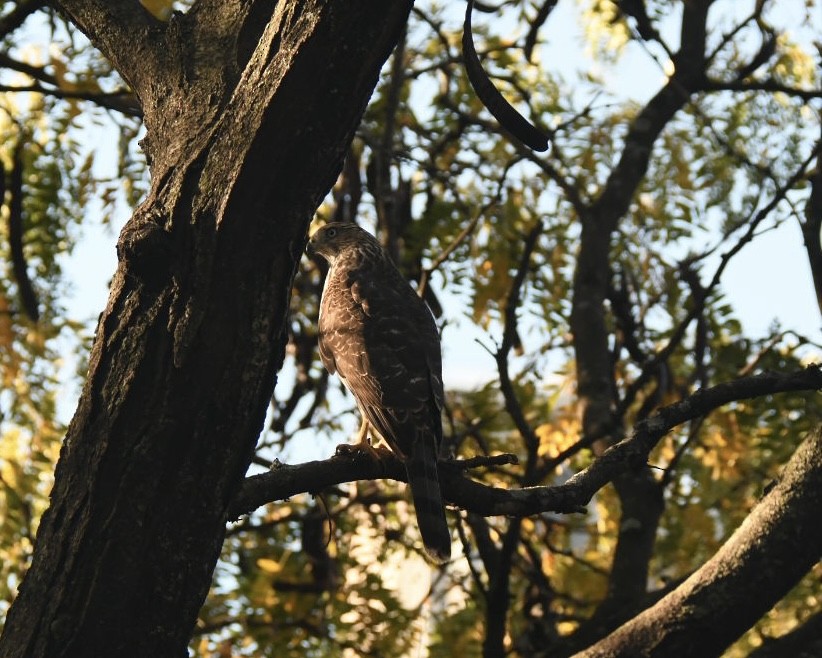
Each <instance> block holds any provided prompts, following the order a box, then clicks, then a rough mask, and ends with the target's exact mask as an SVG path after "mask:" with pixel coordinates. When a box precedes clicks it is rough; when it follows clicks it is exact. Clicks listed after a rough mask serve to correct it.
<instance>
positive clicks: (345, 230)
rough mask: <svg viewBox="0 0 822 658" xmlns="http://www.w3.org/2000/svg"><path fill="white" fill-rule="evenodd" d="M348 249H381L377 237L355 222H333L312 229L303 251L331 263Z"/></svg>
mask: <svg viewBox="0 0 822 658" xmlns="http://www.w3.org/2000/svg"><path fill="white" fill-rule="evenodd" d="M349 249H359V250H374V249H377V250H380V251H381V247H380V244H379V242H377V239H376V238H375V237H374V236H373V235H371V234H370V233H368V232H367V231H364V230H363V229H361V228H360V227H359V226H357V225H356V224H351V223H349V222H333V223H330V224H326V225H325V226H323V227H322V228H319V229H317V230H316V231H314V234H313V235H312V236H311V239H310V240H309V241H308V244H307V245H306V247H305V252H306V253H307V254H308V255H309V256H321V257H323V258H324V259H325V260H327V261H328V262H329V263H333V262H334V261H335V260H337V258H338V257H339V256H340V255H341V254H343V253H345V252H346V251H347V250H349Z"/></svg>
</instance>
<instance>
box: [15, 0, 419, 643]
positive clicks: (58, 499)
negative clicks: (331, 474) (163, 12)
mask: <svg viewBox="0 0 822 658" xmlns="http://www.w3.org/2000/svg"><path fill="white" fill-rule="evenodd" d="M411 4H412V3H411V2H410V1H405V2H392V3H388V2H383V1H382V0H357V1H351V2H344V3H339V2H335V3H328V2H323V1H322V0H304V1H302V2H273V1H272V0H257V1H256V2H239V1H238V0H235V1H222V0H220V1H219V2H217V1H215V0H200V2H198V3H196V5H195V8H194V9H192V10H191V11H190V12H189V13H188V14H186V15H179V16H175V17H174V18H173V19H172V20H171V21H170V22H169V23H160V22H159V21H156V20H154V19H153V18H151V17H150V16H149V15H148V14H147V13H146V12H145V11H144V10H143V9H142V7H141V5H140V4H139V3H136V2H126V1H125V0H77V1H70V0H65V1H64V2H63V3H62V4H61V10H62V11H64V12H65V13H66V14H67V15H68V16H69V18H70V19H71V20H72V21H74V22H76V23H77V24H78V26H79V27H80V28H81V29H82V30H83V31H84V32H85V33H86V34H88V35H89V37H90V38H91V40H92V42H93V43H95V45H97V46H98V47H99V48H100V49H101V50H102V51H103V53H104V54H105V55H107V56H108V57H109V58H110V59H111V60H112V62H114V64H115V66H117V68H118V70H119V71H120V72H121V73H122V74H123V77H124V78H125V79H126V80H128V81H129V83H130V84H131V85H132V87H133V88H134V90H135V92H136V93H137V95H138V96H139V98H140V100H141V102H142V105H143V111H144V114H145V123H146V128H147V135H146V139H145V140H144V146H145V148H146V151H147V155H148V157H149V158H150V163H151V168H152V189H151V192H150V194H149V196H148V198H147V199H146V200H145V201H144V202H143V204H142V205H141V206H140V207H139V208H138V209H137V210H136V211H135V214H134V216H133V218H132V219H131V220H130V222H129V223H128V225H127V226H126V228H125V229H124V230H123V233H122V235H121V237H120V241H119V243H118V254H119V257H120V261H119V265H118V269H117V273H116V274H115V277H114V280H113V283H112V289H111V294H110V297H109V302H108V306H107V308H106V310H105V312H104V313H103V315H102V317H101V319H100V322H99V325H98V328H97V336H96V338H95V341H94V346H93V348H92V353H91V359H90V366H89V373H88V378H87V381H86V385H85V388H84V390H83V393H82V396H81V399H80V402H79V406H78V409H77V412H76V414H75V417H74V419H73V420H72V422H71V425H70V427H69V430H68V434H67V436H66V440H65V443H64V445H63V449H62V452H61V455H60V461H59V463H58V466H57V471H56V475H55V485H54V489H53V492H52V496H51V506H50V508H49V510H48V511H47V512H46V514H45V515H44V517H43V520H42V523H41V525H40V529H39V532H38V536H37V542H36V547H35V554H34V559H33V563H32V566H31V569H30V570H29V572H28V574H27V575H26V578H25V580H24V582H23V585H22V587H21V590H20V594H19V596H18V598H17V600H16V601H15V602H14V605H13V606H12V608H11V610H10V612H9V615H8V619H7V622H6V626H5V629H4V631H3V635H2V638H0V656H3V657H11V656H14V657H22V656H26V657H34V656H48V657H49V658H55V657H58V656H116V655H117V656H140V657H145V656H158V657H163V656H180V655H185V653H186V645H187V642H188V640H189V637H190V633H191V630H192V628H193V625H194V623H195V620H196V616H197V612H198V610H199V608H200V606H201V604H202V602H203V599H204V598H205V595H206V593H207V591H208V588H209V585H210V582H211V574H212V571H213V568H214V565H215V563H216V560H217V557H218V555H219V551H220V547H221V544H222V540H223V535H224V528H225V517H226V508H227V506H228V504H229V502H230V501H231V499H232V496H233V495H234V493H235V492H236V491H237V490H238V488H239V486H240V484H241V482H242V478H243V475H244V473H245V471H246V468H247V466H248V464H249V461H250V459H251V456H252V452H253V449H254V444H255V441H256V439H257V436H258V434H259V432H260V430H261V428H262V424H263V420H264V416H265V412H266V407H267V404H268V401H269V399H270V396H271V392H272V389H273V386H274V383H275V373H276V372H277V370H278V369H279V368H280V366H281V365H282V362H283V358H284V350H285V344H286V340H287V331H286V327H287V325H286V321H287V312H288V303H289V291H290V286H291V280H292V278H293V276H294V272H295V269H296V266H297V263H298V261H299V258H300V255H301V253H302V248H303V245H304V243H305V235H306V228H307V226H308V222H309V220H310V218H311V216H312V213H313V211H314V209H315V208H316V206H317V205H318V203H319V202H320V201H321V199H322V198H323V195H324V194H325V193H326V191H327V190H328V189H329V188H330V186H331V184H332V183H333V181H334V179H335V177H336V175H337V173H338V172H339V170H340V168H341V165H342V159H343V155H344V153H345V150H346V148H347V146H348V144H349V142H350V140H351V137H352V135H353V132H354V130H355V128H356V126H357V124H358V122H359V119H360V117H361V115H362V112H363V110H364V108H365V104H366V102H367V100H368V98H369V96H370V94H371V92H372V90H373V88H374V85H375V83H376V80H377V76H378V73H379V70H380V67H381V65H382V64H383V62H384V61H385V59H386V58H387V56H388V54H389V52H390V50H391V48H392V46H393V45H394V43H395V42H396V39H397V38H398V35H399V33H400V30H401V28H402V26H403V25H404V23H405V21H406V19H407V16H408V12H409V11H410V7H411Z"/></svg>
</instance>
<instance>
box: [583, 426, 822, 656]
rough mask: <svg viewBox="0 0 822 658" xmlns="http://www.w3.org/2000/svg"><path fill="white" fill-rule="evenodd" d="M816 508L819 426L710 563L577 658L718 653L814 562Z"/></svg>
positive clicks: (820, 536) (819, 537)
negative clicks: (778, 480) (776, 482)
mask: <svg viewBox="0 0 822 658" xmlns="http://www.w3.org/2000/svg"><path fill="white" fill-rule="evenodd" d="M820 506H822V426H820V427H818V428H817V429H816V430H815V431H814V432H813V433H812V434H811V435H810V436H808V438H807V439H806V440H805V441H804V442H803V443H802V445H801V446H800V447H799V449H798V450H797V451H796V453H795V454H794V456H793V457H792V458H791V460H790V461H789V462H788V464H787V466H786V468H785V471H784V473H783V476H782V479H781V480H780V482H779V484H778V485H777V486H776V487H774V489H773V490H772V491H771V492H770V493H768V495H767V496H766V497H765V498H764V499H763V500H762V502H761V503H760V504H759V505H757V506H756V508H755V509H754V510H753V512H751V514H750V515H749V516H748V518H747V519H746V520H745V522H744V523H743V524H742V525H741V526H740V527H739V528H738V529H737V531H736V532H735V533H734V534H733V536H732V537H731V538H730V539H729V540H728V541H727V542H726V543H725V544H724V545H723V546H722V548H720V549H719V551H718V552H717V553H716V555H714V557H713V558H711V559H710V560H709V561H708V562H707V563H706V564H705V565H704V566H703V567H702V568H701V569H699V570H698V571H697V572H696V573H694V574H693V575H692V576H691V577H690V578H688V579H687V580H686V581H685V582H684V583H683V584H682V585H681V586H680V587H678V588H677V589H676V590H674V591H673V592H672V593H670V594H669V595H668V596H666V597H664V598H663V599H662V600H661V601H659V603H657V604H656V605H654V606H653V607H652V608H649V609H648V610H646V611H645V612H643V613H642V614H640V615H639V616H637V617H635V618H634V619H632V620H631V621H630V622H628V623H627V624H625V625H624V626H622V627H620V628H619V629H617V630H616V631H615V632H614V633H612V634H611V635H609V636H608V637H606V638H605V639H603V640H602V641H600V642H598V643H597V644H595V645H594V646H593V647H590V648H589V649H587V650H585V651H583V652H581V653H579V654H576V658H598V657H603V658H604V657H605V656H607V657H608V658H618V657H620V656H624V657H626V658H627V657H628V656H630V657H631V658H636V657H639V656H660V657H662V656H685V655H688V656H718V655H720V654H721V653H722V651H723V650H724V649H725V648H726V647H727V646H729V645H730V644H731V643H732V642H733V641H734V640H735V639H736V638H738V637H739V636H740V635H742V633H744V632H745V631H746V630H747V629H748V628H750V627H751V626H752V625H753V624H754V622H756V620H757V619H759V618H760V617H761V616H762V615H763V614H764V613H765V612H767V611H768V610H769V609H770V608H771V607H772V606H773V605H774V603H776V602H777V601H778V600H779V599H781V598H782V597H783V596H784V595H785V594H786V593H787V592H788V591H789V590H790V589H791V588H792V587H793V586H794V585H795V584H796V583H797V582H798V581H799V579H800V578H802V576H804V575H805V573H807V572H808V570H809V569H811V567H813V565H814V564H816V562H817V561H818V560H819V559H820V557H821V556H822V524H820V523H819V509H820ZM717 620H721V623H717Z"/></svg>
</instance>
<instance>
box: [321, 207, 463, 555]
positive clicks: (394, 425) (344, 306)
mask: <svg viewBox="0 0 822 658" xmlns="http://www.w3.org/2000/svg"><path fill="white" fill-rule="evenodd" d="M306 251H307V252H308V253H309V254H316V255H318V256H321V257H322V258H324V259H325V260H326V261H328V264H329V270H328V275H327V277H326V279H325V286H324V288H323V294H322V301H321V302H320V321H319V348H320V357H321V358H322V362H323V364H324V365H325V367H326V369H327V370H328V372H329V373H331V374H332V375H333V374H334V373H335V372H336V373H337V374H338V375H339V376H340V379H342V381H343V383H344V384H345V386H346V388H347V389H348V390H349V391H351V393H352V394H353V396H354V399H355V400H356V401H357V406H358V407H359V410H360V414H361V416H362V420H363V426H362V429H361V431H360V439H361V441H363V440H364V439H365V434H366V431H367V429H368V426H370V427H371V429H372V430H375V431H376V432H377V434H379V436H380V437H382V438H383V439H384V440H385V442H386V443H387V444H388V445H389V447H390V448H391V449H392V450H393V451H394V452H395V453H396V454H397V455H398V456H399V457H400V459H402V460H403V462H404V463H405V468H406V472H407V474H408V484H409V486H410V487H411V497H412V498H413V500H414V508H415V510H416V513H417V523H418V524H419V528H420V534H421V535H422V541H423V544H424V545H425V551H426V553H427V554H428V556H429V557H430V558H431V559H432V560H434V561H435V562H438V563H442V562H445V561H446V560H447V559H448V558H449V557H450V555H451V535H450V533H449V531H448V525H447V524H446V521H445V508H444V506H443V502H442V495H441V493H440V485H439V478H438V475H437V453H438V449H439V444H440V441H441V439H442V417H441V414H440V412H441V409H442V404H443V398H444V395H443V389H442V356H441V353H440V339H439V332H438V331H437V325H436V323H435V322H434V317H433V316H432V315H431V312H430V311H429V310H428V307H427V306H426V305H425V302H424V301H422V299H420V297H419V296H418V295H417V294H416V293H415V292H414V290H413V288H411V286H410V285H409V284H408V281H406V280H405V279H404V278H403V276H402V274H400V272H399V270H397V268H396V267H395V265H394V263H393V262H392V261H391V258H390V257H389V256H388V254H387V253H386V252H385V251H384V250H383V248H382V246H381V245H380V243H379V242H378V241H377V240H376V238H374V236H372V235H371V234H370V233H368V232H366V231H364V230H363V229H361V228H360V227H359V226H357V225H355V224H351V223H340V222H335V223H331V224H326V225H325V226H324V227H322V228H321V229H319V230H318V231H316V232H315V233H314V235H313V236H312V237H311V240H310V241H309V243H308V246H307V248H306Z"/></svg>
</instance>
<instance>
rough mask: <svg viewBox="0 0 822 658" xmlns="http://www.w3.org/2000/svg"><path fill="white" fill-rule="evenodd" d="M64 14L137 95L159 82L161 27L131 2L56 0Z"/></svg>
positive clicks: (163, 49)
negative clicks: (150, 84) (149, 85)
mask: <svg viewBox="0 0 822 658" xmlns="http://www.w3.org/2000/svg"><path fill="white" fill-rule="evenodd" d="M55 4H56V5H57V7H58V9H59V10H60V11H61V12H62V13H64V14H65V15H66V16H67V17H68V18H69V20H71V21H72V22H73V23H74V24H75V25H77V27H79V28H80V29H81V30H82V31H83V33H84V34H85V35H86V36H87V37H88V38H89V40H90V41H91V43H93V44H94V45H95V46H96V47H97V48H98V49H99V50H100V52H102V53H103V55H105V56H106V58H107V59H108V60H109V61H111V63H112V64H113V66H114V68H115V69H117V71H118V73H120V75H121V76H123V78H124V79H125V80H126V81H127V82H128V83H129V85H131V86H132V87H133V88H134V89H135V90H136V91H137V94H138V95H141V94H142V92H143V91H144V90H145V89H146V88H147V85H148V84H149V82H150V81H151V82H153V83H154V84H155V85H156V84H157V83H159V82H160V79H161V77H160V74H161V73H162V74H163V75H166V74H168V71H164V70H163V64H162V62H163V60H165V58H166V55H168V52H167V51H166V49H165V48H164V47H163V45H162V41H163V35H164V33H165V27H166V26H165V24H164V23H162V22H160V21H158V20H157V19H155V18H154V17H153V16H152V15H151V14H150V13H149V12H148V11H146V9H145V8H144V7H143V6H142V5H141V4H140V3H139V2H136V1H135V0H57V2H56V3H55Z"/></svg>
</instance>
